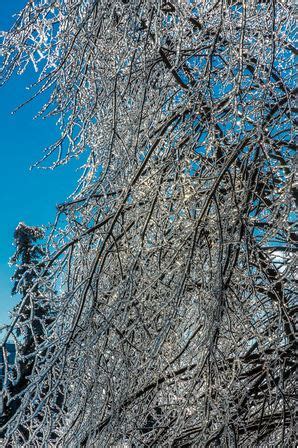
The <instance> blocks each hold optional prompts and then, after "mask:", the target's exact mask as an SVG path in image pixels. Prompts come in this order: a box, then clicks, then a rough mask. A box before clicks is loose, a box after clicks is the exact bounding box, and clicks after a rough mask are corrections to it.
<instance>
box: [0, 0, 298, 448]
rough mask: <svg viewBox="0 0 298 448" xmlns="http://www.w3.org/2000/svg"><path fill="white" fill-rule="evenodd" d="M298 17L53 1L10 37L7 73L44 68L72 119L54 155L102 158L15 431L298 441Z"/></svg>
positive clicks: (254, 10) (93, 164)
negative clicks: (60, 403) (297, 183)
mask: <svg viewBox="0 0 298 448" xmlns="http://www.w3.org/2000/svg"><path fill="white" fill-rule="evenodd" d="M293 23H294V22H293V19H292V18H291V6H290V2H287V1H286V2H282V1H270V2H266V1H262V0H252V1H247V2H242V1H237V0H235V1H234V0H232V1H224V0H222V1H213V0H208V1H204V2H197V3H194V2H192V1H187V0H185V1H181V2H180V1H179V2H178V1H175V0H172V1H169V2H166V1H162V0H159V1H153V0H147V1H142V0H139V1H137V0H131V1H113V2H110V1H108V0H96V1H95V0H94V1H93V0H85V1H83V0H80V1H77V2H72V1H70V0H68V1H65V0H64V1H59V0H58V1H55V2H52V1H50V0H44V1H35V2H28V4H27V5H26V7H25V8H24V10H23V11H22V13H21V14H20V16H19V17H18V19H17V21H16V23H15V26H14V27H13V28H12V29H11V30H10V31H9V32H8V33H6V34H5V35H4V36H3V42H2V54H3V63H2V78H3V80H6V79H7V78H9V77H10V76H11V74H12V73H13V72H14V71H15V70H19V71H22V70H23V69H25V68H26V66H27V65H28V64H29V63H31V62H32V63H33V65H34V66H35V67H36V69H38V67H40V70H41V73H40V75H39V78H38V82H37V83H36V89H37V91H36V93H35V94H39V93H43V92H45V91H48V92H49V93H48V100H47V102H46V104H45V106H44V108H43V109H42V111H41V115H42V116H44V117H46V116H48V115H56V116H58V117H59V124H60V127H61V138H60V139H59V141H58V142H56V143H55V144H53V145H52V146H51V147H50V148H48V152H47V156H46V157H45V158H44V160H46V159H47V160H51V161H52V163H53V166H57V165H59V164H63V163H66V162H67V161H68V160H69V159H70V158H71V157H76V156H79V155H80V154H81V153H82V152H83V151H85V152H86V153H87V154H88V158H87V161H86V163H85V171H84V174H83V176H82V177H81V179H80V184H79V188H78V190H77V191H76V193H75V194H74V196H73V198H72V200H71V201H69V202H67V203H64V204H62V205H61V206H60V207H59V209H58V217H59V219H62V220H63V219H64V220H65V221H62V223H61V225H60V226H59V225H58V226H57V227H56V230H55V231H53V234H52V237H51V238H50V241H49V245H50V246H51V247H52V250H53V252H52V254H51V256H50V257H49V258H48V259H47V264H46V267H47V268H49V267H51V269H53V272H54V273H55V274H54V275H53V276H52V291H54V290H56V291H60V292H59V293H56V300H55V303H56V304H57V305H56V306H57V317H56V318H55V323H54V325H53V326H52V328H51V332H50V333H49V335H48V338H47V340H44V341H42V342H41V343H40V344H39V350H40V353H43V356H40V357H39V358H38V362H36V363H35V369H34V374H33V376H32V380H31V382H30V384H29V385H28V387H27V389H26V391H25V392H24V395H23V405H22V408H21V409H20V410H19V411H18V413H17V414H16V416H15V419H14V420H13V421H12V422H11V425H10V427H9V435H8V437H7V441H8V443H14V444H15V445H16V446H17V445H18V444H19V445H20V444H21V445H22V444H24V443H25V442H27V441H25V440H24V439H23V437H22V433H21V431H20V425H25V426H26V428H27V429H28V431H29V442H28V443H29V445H28V446H30V443H31V444H37V445H40V446H43V445H47V444H50V443H55V445H56V446H111V447H112V446H131V447H132V446H137V447H141V446H173V447H182V446H183V447H186V446H189V447H190V446H194V447H195V446H202V447H203V446H204V447H205V446H229V447H230V446H231V447H234V446H235V447H236V446H242V447H245V446H273V445H274V446H277V445H283V446H288V445H289V446H292V445H293V444H294V431H293V427H294V402H293V396H294V378H293V373H294V368H295V364H294V360H293V350H294V327H293V315H294V310H295V307H294V286H293V285H294V273H293V260H292V257H291V256H292V254H293V252H294V232H293V225H292V221H293V211H294V208H293V207H294V205H293V200H292V199H293V198H292V190H293V188H292V183H293V175H292V174H291V173H292V166H293V153H294V140H293V119H294V118H293V100H294V94H295V89H294V69H293V55H294V54H295V51H296V50H295V49H294V47H293V44H292V35H293ZM35 94H34V95H35ZM55 154H57V158H56V159H53V157H54V155H55ZM276 250H278V251H279V253H282V254H283V255H282V257H283V259H284V263H283V269H280V268H279V267H278V265H277V263H276ZM42 278H43V274H41V275H40V281H42ZM59 388H60V390H61V388H62V389H63V397H64V406H65V407H64V408H63V407H61V410H60V411H59V412H55V413H53V412H52V411H51V409H52V407H53V405H54V403H55V400H56V393H57V390H59ZM45 391H46V392H45ZM53 428H54V433H55V437H56V438H55V442H53V441H52V442H51V437H52V436H51V434H53V432H52V431H53Z"/></svg>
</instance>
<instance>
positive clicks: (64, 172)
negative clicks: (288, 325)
mask: <svg viewBox="0 0 298 448" xmlns="http://www.w3.org/2000/svg"><path fill="white" fill-rule="evenodd" d="M25 3H26V1H25V0H13V1H9V0H4V1H3V0H2V1H0V29H1V30H4V29H8V28H9V26H10V24H11V23H12V21H13V19H12V15H13V14H14V13H15V12H17V11H18V10H20V9H21V8H22V7H23V6H24V4H25ZM32 81H33V72H31V71H28V72H27V73H25V74H24V75H22V76H15V77H14V78H13V79H11V80H10V81H9V82H8V83H7V84H6V85H5V86H4V87H2V88H0V131H1V140H0V170H1V171H0V196H1V213H0V325H1V324H3V323H7V322H9V310H10V309H11V308H12V307H13V305H14V304H15V303H16V302H17V298H12V297H11V287H12V283H11V281H10V277H11V275H12V273H13V270H11V269H10V268H9V266H8V259H9V257H10V256H11V255H12V253H13V251H14V247H13V246H12V243H13V232H14V229H15V227H16V226H17V224H18V223H19V222H20V221H24V222H25V223H26V224H28V225H48V224H49V223H51V222H53V220H54V217H55V211H56V204H58V203H61V202H64V201H65V200H66V198H67V196H69V194H70V193H71V192H72V191H73V190H74V188H75V185H76V182H77V179H78V177H79V172H78V171H76V167H78V166H79V164H78V162H74V163H71V164H69V165H68V166H64V167H58V168H57V169H55V170H39V169H34V170H32V171H30V170H29V168H30V165H32V164H33V163H34V162H36V161H37V160H38V159H39V158H40V157H41V155H42V150H43V149H44V148H45V147H46V146H47V145H49V144H51V143H53V141H54V139H55V135H58V130H57V129H56V127H55V122H53V121H51V122H50V121H48V120H33V116H34V114H35V113H36V112H37V111H38V110H39V108H40V106H41V105H42V104H43V101H44V100H43V99H42V98H41V99H38V100H36V101H34V102H33V103H31V104H29V105H27V106H25V107H24V108H22V109H21V110H19V111H18V112H17V113H16V114H14V115H12V114H11V112H12V110H13V109H14V108H15V107H17V106H18V105H19V104H21V103H22V102H23V101H24V100H26V99H27V98H28V97H29V96H30V92H29V91H28V90H26V86H28V85H29V84H30V83H31V82H32Z"/></svg>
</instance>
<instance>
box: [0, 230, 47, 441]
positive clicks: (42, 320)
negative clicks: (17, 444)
mask: <svg viewBox="0 0 298 448" xmlns="http://www.w3.org/2000/svg"><path fill="white" fill-rule="evenodd" d="M43 237H44V231H43V229H41V228H40V227H30V226H27V225H26V224H24V223H23V222H21V223H19V225H18V226H17V228H16V230H15V232H14V244H15V247H16V251H15V253H14V255H13V256H12V257H11V259H10V264H11V265H15V266H16V269H15V273H14V275H13V276H12V281H13V282H14V284H13V288H12V294H13V295H15V294H19V295H20V297H21V302H22V308H21V309H22V311H21V313H20V315H19V318H18V329H17V336H18V342H19V343H18V345H19V347H18V359H17V365H15V366H14V367H13V372H12V380H9V385H8V387H7V390H8V393H7V394H6V397H4V400H3V413H2V417H1V419H0V425H1V427H4V430H2V431H1V433H0V435H1V436H3V434H4V433H5V426H6V423H7V422H8V421H9V420H10V418H11V417H12V416H13V415H14V414H15V412H16V410H17V409H18V408H19V406H20V404H21V396H20V393H21V392H22V391H23V390H24V389H26V387H27V385H28V381H29V377H30V375H31V373H32V369H33V366H34V360H35V350H36V346H37V344H39V343H40V342H41V341H42V339H43V337H44V335H45V325H46V324H48V323H49V322H50V320H51V319H50V318H49V316H48V314H47V313H48V308H47V306H46V305H45V304H44V303H43V293H42V291H41V287H40V284H39V285H37V283H36V281H37V279H38V278H39V276H40V274H41V272H42V270H43V269H44V265H43V263H42V262H41V258H42V257H43V256H44V254H45V253H44V250H43V249H42V247H41V246H40V245H39V243H38V240H40V239H42V238H43ZM18 309H19V306H17V307H16V310H15V311H16V312H17V310H18ZM25 432H26V431H25Z"/></svg>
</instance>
